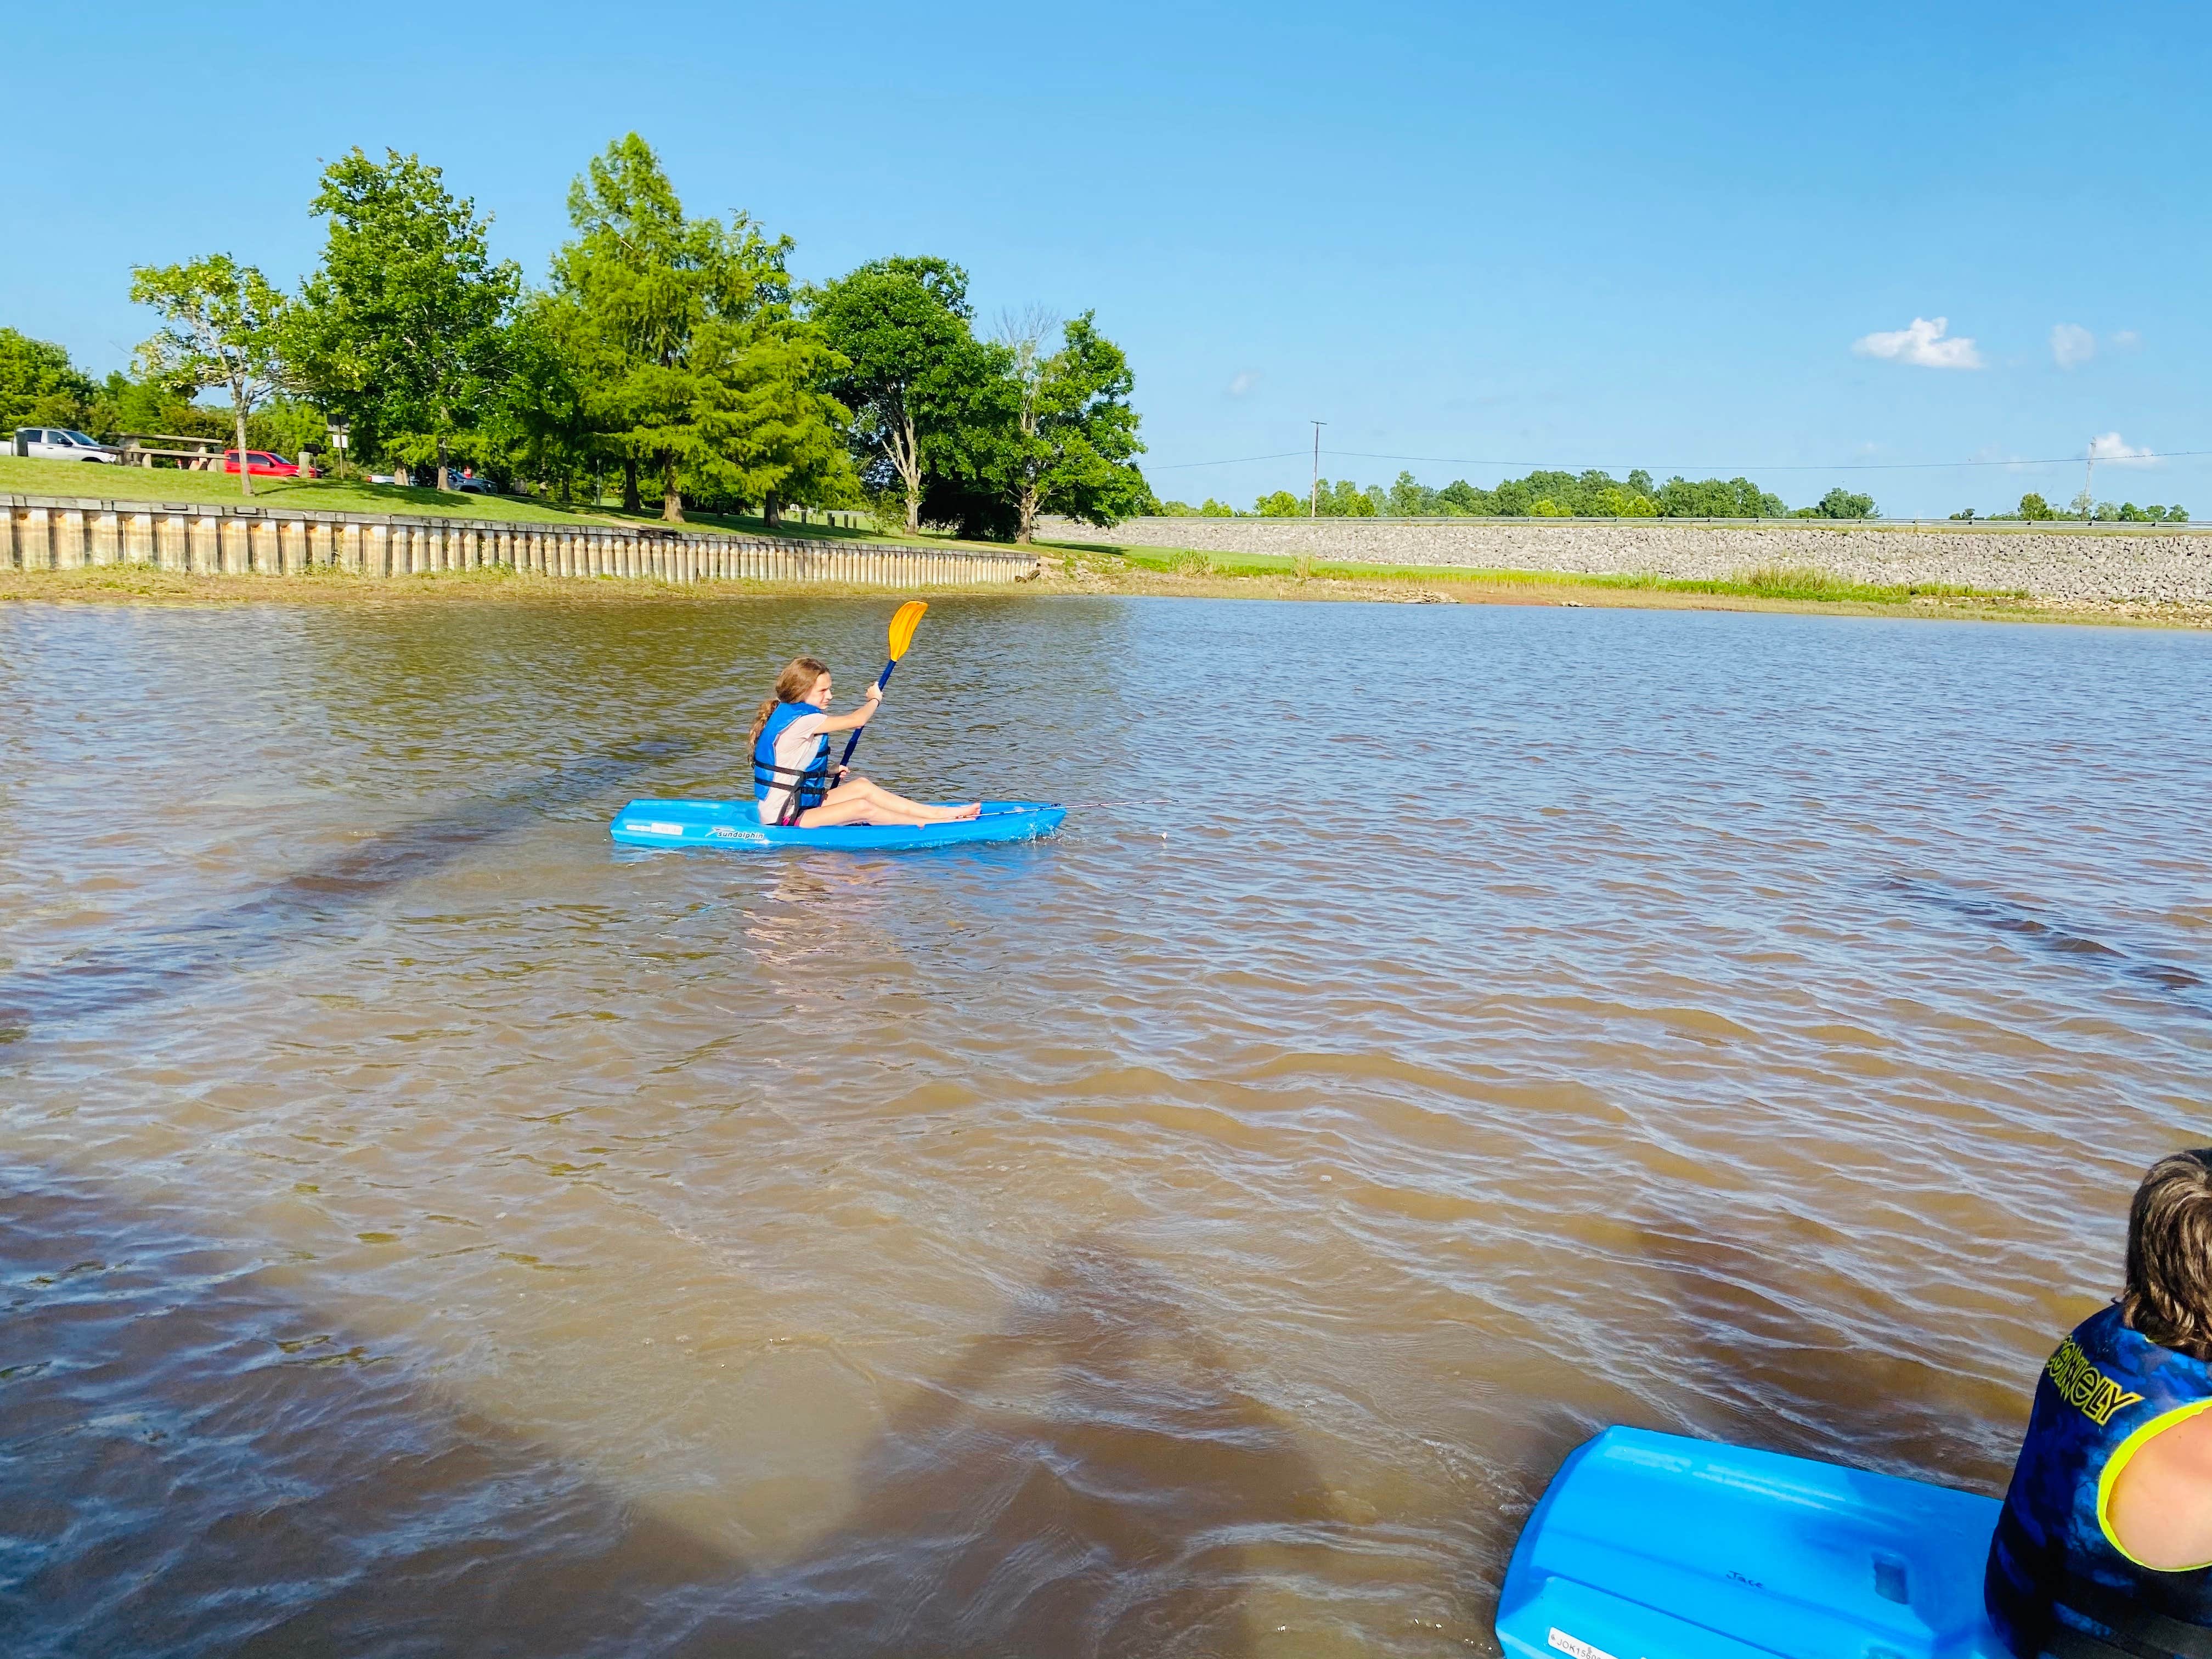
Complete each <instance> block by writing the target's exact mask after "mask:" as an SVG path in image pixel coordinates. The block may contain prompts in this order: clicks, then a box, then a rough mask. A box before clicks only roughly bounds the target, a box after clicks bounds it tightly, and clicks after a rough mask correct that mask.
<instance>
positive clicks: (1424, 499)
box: [1386, 472, 1437, 519]
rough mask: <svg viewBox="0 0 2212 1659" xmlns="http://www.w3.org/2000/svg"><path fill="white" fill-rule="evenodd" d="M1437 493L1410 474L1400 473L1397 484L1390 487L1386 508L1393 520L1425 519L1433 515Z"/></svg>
mask: <svg viewBox="0 0 2212 1659" xmlns="http://www.w3.org/2000/svg"><path fill="white" fill-rule="evenodd" d="M1436 499H1437V492H1436V491H1435V490H1433V489H1427V488H1425V486H1423V485H1422V484H1420V483H1418V482H1417V481H1416V480H1415V479H1414V477H1413V474H1412V473H1410V472H1401V473H1399V475H1398V479H1397V482H1396V483H1393V484H1392V485H1391V486H1390V496H1389V505H1388V507H1387V508H1386V510H1387V512H1388V513H1389V516H1390V517H1392V518H1394V519H1419V518H1425V517H1426V516H1428V515H1429V514H1431V513H1434V512H1435V511H1436V510H1437V508H1436Z"/></svg>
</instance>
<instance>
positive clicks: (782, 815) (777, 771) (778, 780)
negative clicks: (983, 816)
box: [752, 657, 982, 829]
mask: <svg viewBox="0 0 2212 1659" xmlns="http://www.w3.org/2000/svg"><path fill="white" fill-rule="evenodd" d="M883 698H884V693H883V688H882V687H881V686H879V685H876V684H872V683H871V684H870V685H869V687H868V689H867V691H866V695H865V700H864V701H863V702H861V704H860V707H859V708H856V709H854V711H853V712H852V713H851V714H831V713H830V712H829V670H828V669H827V668H825V667H823V665H821V664H820V663H818V662H817V661H816V660H815V659H813V658H811V657H794V658H793V659H791V661H790V662H789V663H787V664H786V665H785V666H784V670H783V672H781V674H778V675H777V676H776V677H775V690H774V691H773V692H771V693H770V694H769V696H766V697H764V698H763V699H762V700H761V706H760V712H759V713H758V714H756V715H754V716H753V732H752V751H753V798H754V799H756V800H757V801H758V802H759V803H760V819H761V822H762V823H772V824H795V825H797V826H798V827H799V829H827V828H829V827H830V826H832V825H835V824H840V823H908V824H918V823H950V822H951V821H952V820H953V819H955V818H972V817H975V815H976V814H977V813H978V812H979V811H981V810H982V808H981V805H980V804H979V803H976V802H973V801H971V802H969V804H968V805H965V806H931V805H927V803H926V802H922V801H918V800H908V799H907V798H906V797H905V796H904V795H895V794H893V793H891V792H890V790H888V789H883V788H878V787H877V786H876V785H874V784H872V783H871V782H869V781H868V780H867V779H866V778H854V777H848V776H846V775H845V769H844V768H843V767H842V766H840V767H837V768H836V769H835V770H836V779H835V780H834V781H833V780H832V778H831V776H830V773H831V770H832V768H831V767H830V764H829V734H830V733H831V732H853V731H857V730H859V729H860V727H861V726H866V724H867V723H868V720H869V719H870V718H871V717H872V715H873V714H875V712H876V709H877V708H878V706H879V705H880V704H881V703H882V702H883Z"/></svg>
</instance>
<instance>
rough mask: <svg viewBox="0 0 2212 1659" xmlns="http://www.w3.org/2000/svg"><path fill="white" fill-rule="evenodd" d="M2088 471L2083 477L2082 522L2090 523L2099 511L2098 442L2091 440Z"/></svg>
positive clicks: (2088, 453)
mask: <svg viewBox="0 0 2212 1659" xmlns="http://www.w3.org/2000/svg"><path fill="white" fill-rule="evenodd" d="M2087 456H2088V470H2087V471H2085V472H2083V473H2082V475H2081V522H2082V523H2084V524H2087V523H2088V521H2089V520H2090V518H2091V516H2092V515H2093V514H2094V513H2095V512H2096V511H2097V441H2096V440H2095V439H2094V438H2092V439H2090V440H2089V448H2088V452H2087Z"/></svg>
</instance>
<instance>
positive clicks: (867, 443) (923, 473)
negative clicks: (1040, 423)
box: [806, 258, 1019, 532]
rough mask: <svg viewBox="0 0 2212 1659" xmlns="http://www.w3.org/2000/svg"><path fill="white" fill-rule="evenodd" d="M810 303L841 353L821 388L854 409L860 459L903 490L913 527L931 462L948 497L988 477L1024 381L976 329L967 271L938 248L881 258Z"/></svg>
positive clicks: (876, 481)
mask: <svg viewBox="0 0 2212 1659" xmlns="http://www.w3.org/2000/svg"><path fill="white" fill-rule="evenodd" d="M806 302H807V313H808V315H809V316H810V317H811V319H812V320H813V321H814V323H815V324H816V325H817V326H819V327H820V329H821V330H822V332H823V338H824V339H825V341H826V342H827V343H828V344H829V348H830V349H831V350H833V351H834V352H836V354H837V356H838V357H839V358H841V359H842V366H841V367H839V368H836V370H834V371H833V372H832V373H831V374H829V376H828V378H827V380H825V382H824V386H823V389H824V390H825V391H827V392H829V395H830V396H831V397H833V398H836V400H837V401H838V402H839V403H840V404H842V405H844V406H845V407H846V408H848V409H849V410H851V411H852V413H853V426H852V430H851V443H852V448H853V453H854V460H855V462H856V463H857V464H858V465H859V466H860V470H861V473H862V476H863V477H864V479H865V480H866V483H868V485H869V486H870V487H871V488H872V489H876V490H878V491H886V492H888V491H896V494H897V495H899V496H900V497H901V499H902V503H903V507H904V510H905V520H906V527H907V529H908V531H909V532H911V531H915V530H918V529H920V528H921V517H922V505H923V503H922V498H923V495H924V492H925V489H927V486H928V483H929V478H930V475H931V474H932V473H933V472H934V473H935V474H937V475H938V476H939V479H940V483H939V489H938V495H939V501H940V506H941V505H942V503H943V502H945V501H948V500H951V499H953V498H959V499H962V500H965V499H966V498H967V495H969V494H970V493H972V491H973V490H974V489H975V487H977V486H979V485H982V484H985V483H987V482H988V480H989V478H990V475H992V474H993V473H994V472H995V471H998V470H999V469H1000V467H1001V466H1002V465H1004V463H1005V460H1006V453H1005V452H1006V439H1007V436H1008V435H1009V434H1010V433H1011V432H1012V430H1013V429H1014V428H1016V426H1017V425H1018V418H1019V417H1018V388H1017V387H1016V386H1014V383H1013V380H1012V374H1013V369H1014V367H1015V366H1014V364H1013V363H1012V361H1011V359H1010V358H1009V356H1007V354H1006V352H1005V351H1004V349H1000V351H997V352H994V351H992V350H989V349H986V348H985V347H984V346H983V345H982V343H981V342H979V341H977V340H976V338H975V334H974V331H973V329H972V326H971V325H972V322H973V319H974V311H973V308H972V307H970V306H969V303H968V274H967V272H965V271H964V270H961V268H960V267H959V266H957V265H956V264H951V263H950V262H949V261H946V260H944V259H938V258H889V259H876V260H872V261H871V262H870V263H868V264H864V265H862V266H860V268H859V269H857V270H853V271H850V272H848V273H847V274H846V275H845V276H840V277H838V278H836V280H835V281H832V282H829V283H824V284H823V285H822V287H820V288H819V289H815V290H813V291H812V292H811V293H810V294H809V295H806ZM1010 402H1012V403H1014V404H1017V408H1016V409H1012V410H1010V409H1009V407H1008V404H1009V403H1010ZM961 516H962V518H963V520H968V519H972V517H973V516H974V515H973V512H972V510H971V509H963V512H962V515H961Z"/></svg>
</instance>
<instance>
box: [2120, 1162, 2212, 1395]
mask: <svg viewBox="0 0 2212 1659" xmlns="http://www.w3.org/2000/svg"><path fill="white" fill-rule="evenodd" d="M2120 1310H2121V1311H2122V1313H2123V1314H2124V1315H2125V1316H2126V1318H2127V1322H2128V1323H2129V1324H2130V1325H2132V1326H2134V1327H2135V1328H2136V1330H2138V1331H2140V1332H2142V1334H2144V1335H2145V1336H2147V1337H2148V1338H2149V1339H2150V1340H2152V1341H2154V1342H2155V1343H2157V1344H2158V1345H2159V1346H2160V1347H2162V1348H2173V1349H2177V1350H2179V1352H2182V1353H2185V1354H2187V1355H2189V1356H2190V1357H2191V1358H2194V1359H2204V1360H2212V1146H2205V1147H2199V1148H2197V1150H2196V1151H2194V1152H2175V1153H2173V1154H2172V1156H2171V1157H2168V1158H2160V1159H2159V1161H2158V1162H2157V1163H2155V1164H2152V1165H2151V1166H2150V1173H2149V1174H2148V1175H2147V1176H2144V1177H2143V1182H2142V1186H2141V1187H2139V1188H2136V1200H2135V1203H2134V1204H2133V1205H2131V1206H2130V1208H2129V1211H2128V1285H2127V1289H2126V1291H2124V1292H2123V1293H2122V1295H2121V1297H2120Z"/></svg>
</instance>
